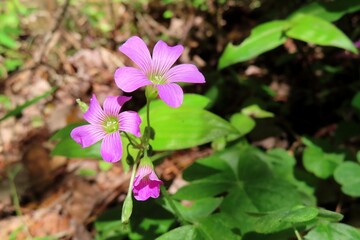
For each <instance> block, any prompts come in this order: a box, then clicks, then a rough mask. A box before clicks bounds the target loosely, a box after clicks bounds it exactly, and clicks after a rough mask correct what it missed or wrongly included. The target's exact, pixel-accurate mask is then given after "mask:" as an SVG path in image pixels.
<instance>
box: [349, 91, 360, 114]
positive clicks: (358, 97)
mask: <svg viewBox="0 0 360 240" xmlns="http://www.w3.org/2000/svg"><path fill="white" fill-rule="evenodd" d="M351 106H353V107H354V108H356V109H357V110H359V111H360V92H357V93H356V94H355V96H354V97H353V99H352V100H351Z"/></svg>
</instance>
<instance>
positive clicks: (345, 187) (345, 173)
mask: <svg viewBox="0 0 360 240" xmlns="http://www.w3.org/2000/svg"><path fill="white" fill-rule="evenodd" d="M334 177H335V180H336V181H337V182H338V183H339V184H341V190H342V191H343V192H344V193H345V194H347V195H349V196H353V197H360V165H359V164H358V163H355V162H343V163H341V164H340V165H339V166H338V167H337V168H336V170H335V173H334Z"/></svg>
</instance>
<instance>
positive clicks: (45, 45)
mask: <svg viewBox="0 0 360 240" xmlns="http://www.w3.org/2000/svg"><path fill="white" fill-rule="evenodd" d="M69 5H70V0H66V1H65V3H64V5H63V6H62V9H61V12H60V14H59V16H58V17H57V19H56V23H55V25H54V27H53V29H52V30H51V32H49V33H47V34H46V36H45V38H44V43H43V44H42V48H41V49H40V54H39V58H38V59H37V61H35V65H36V63H40V62H42V59H43V58H44V56H45V52H46V49H47V48H48V46H49V43H50V42H51V40H52V39H53V37H54V33H55V32H56V31H57V30H58V29H59V27H60V25H61V23H62V21H63V20H64V18H65V15H66V12H67V9H68V8H69Z"/></svg>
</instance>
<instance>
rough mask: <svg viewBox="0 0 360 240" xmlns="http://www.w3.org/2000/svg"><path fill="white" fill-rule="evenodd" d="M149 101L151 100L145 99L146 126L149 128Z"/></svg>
mask: <svg viewBox="0 0 360 240" xmlns="http://www.w3.org/2000/svg"><path fill="white" fill-rule="evenodd" d="M150 102H151V100H149V99H147V100H146V122H147V126H148V127H149V128H150Z"/></svg>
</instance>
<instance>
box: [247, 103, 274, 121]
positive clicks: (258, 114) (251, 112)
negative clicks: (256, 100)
mask: <svg viewBox="0 0 360 240" xmlns="http://www.w3.org/2000/svg"><path fill="white" fill-rule="evenodd" d="M241 113H243V114H245V115H247V116H249V117H253V118H269V117H274V114H273V113H272V112H268V111H265V110H263V109H261V108H260V107H259V105H257V104H253V105H250V106H247V107H245V108H243V109H241Z"/></svg>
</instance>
